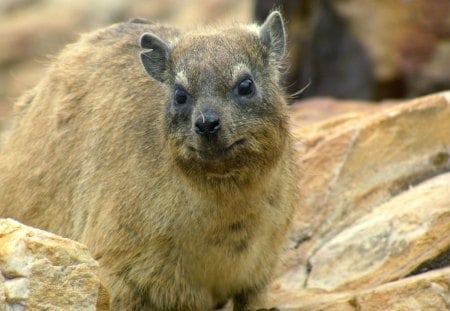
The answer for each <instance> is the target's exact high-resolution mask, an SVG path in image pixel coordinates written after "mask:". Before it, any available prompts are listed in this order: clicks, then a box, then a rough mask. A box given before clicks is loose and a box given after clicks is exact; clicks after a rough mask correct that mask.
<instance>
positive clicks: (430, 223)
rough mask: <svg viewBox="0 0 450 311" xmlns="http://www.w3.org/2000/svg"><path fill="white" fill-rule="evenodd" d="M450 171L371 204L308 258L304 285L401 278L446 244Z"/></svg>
mask: <svg viewBox="0 0 450 311" xmlns="http://www.w3.org/2000/svg"><path fill="white" fill-rule="evenodd" d="M449 232H450V173H447V174H443V175H439V176H437V177H435V178H432V179H430V180H428V181H426V182H424V183H422V184H419V185H417V186H415V187H413V188H411V189H409V190H408V191H405V192H403V193H402V194H400V195H398V196H396V197H394V198H393V199H392V200H389V201H388V202H386V203H384V204H382V205H380V206H378V207H376V208H375V209H374V210H373V211H372V212H370V213H368V214H367V215H365V216H364V217H362V218H361V219H359V220H358V221H357V222H356V223H355V224H353V225H352V226H350V227H348V228H347V229H345V230H343V231H342V232H340V233H339V234H338V235H336V236H335V237H334V238H333V239H331V240H330V241H328V242H327V243H325V244H324V245H323V246H322V247H321V248H320V249H319V250H317V252H316V253H315V254H314V255H313V256H312V257H311V258H310V263H311V273H310V274H309V278H308V282H307V287H317V288H322V289H327V290H333V289H340V290H342V289H356V288H358V289H362V288H368V287H371V286H376V285H379V284H383V283H387V282H389V281H392V280H396V279H399V278H402V277H404V276H406V275H408V274H410V273H411V272H412V271H414V270H415V269H416V268H417V267H418V266H419V265H420V264H421V263H422V262H425V261H427V260H431V259H433V258H435V257H437V256H438V255H439V254H441V253H443V252H445V251H446V250H447V248H448V247H449V245H450V234H449Z"/></svg>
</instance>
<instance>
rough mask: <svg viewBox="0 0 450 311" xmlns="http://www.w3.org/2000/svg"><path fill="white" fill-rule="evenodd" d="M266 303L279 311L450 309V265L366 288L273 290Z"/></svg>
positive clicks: (440, 310)
mask: <svg viewBox="0 0 450 311" xmlns="http://www.w3.org/2000/svg"><path fill="white" fill-rule="evenodd" d="M269 304H271V305H277V306H278V307H279V308H280V310H281V311H319V310H320V311H387V310H389V311H409V310H423V311H425V310H426V311H428V310H436V311H443V310H450V268H446V269H440V270H436V271H432V272H428V273H424V274H420V275H417V276H414V277H409V278H406V279H402V280H399V281H396V282H392V283H388V284H384V285H380V286H378V287H374V288H371V289H367V290H356V291H347V292H326V291H321V290H306V291H301V292H286V291H285V292H274V293H273V295H272V297H271V299H270V302H269Z"/></svg>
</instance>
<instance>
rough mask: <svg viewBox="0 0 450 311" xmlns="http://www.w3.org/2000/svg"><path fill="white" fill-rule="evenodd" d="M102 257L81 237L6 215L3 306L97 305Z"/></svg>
mask: <svg viewBox="0 0 450 311" xmlns="http://www.w3.org/2000/svg"><path fill="white" fill-rule="evenodd" d="M97 267H98V265H97V262H96V261H95V260H94V259H92V257H91V256H90V254H89V252H88V251H87V248H86V247H85V246H84V245H82V244H80V243H77V242H74V241H72V240H69V239H65V238H62V237H59V236H56V235H54V234H51V233H48V232H45V231H42V230H38V229H34V228H31V227H27V226H25V225H22V224H20V223H18V222H16V221H14V220H12V219H0V310H1V311H3V310H5V311H7V310H61V311H63V310H64V311H65V310H97V308H96V304H97V298H98V292H99V287H100V282H99V280H98V278H97V276H96V271H97Z"/></svg>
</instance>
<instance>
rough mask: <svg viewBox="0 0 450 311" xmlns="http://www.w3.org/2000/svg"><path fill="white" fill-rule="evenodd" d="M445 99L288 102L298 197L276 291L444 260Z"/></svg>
mask: <svg viewBox="0 0 450 311" xmlns="http://www.w3.org/2000/svg"><path fill="white" fill-rule="evenodd" d="M449 102H450V93H449V92H444V93H438V94H435V95H430V96H426V97H422V98H417V99H415V100H411V101H405V102H400V103H398V104H395V103H394V102H390V103H387V104H383V105H380V106H373V105H369V104H367V103H351V102H340V101H336V100H332V99H325V100H324V99H316V100H310V101H306V102H305V105H303V104H302V103H300V104H298V105H294V106H293V107H292V111H293V115H294V120H295V121H294V124H293V126H294V130H293V133H294V136H295V137H296V143H297V148H298V151H299V155H298V160H299V163H300V165H301V170H302V176H303V179H302V180H301V182H300V188H301V196H302V197H301V200H300V201H299V207H298V211H297V214H296V216H295V222H294V226H293V229H292V233H291V237H290V242H289V245H288V248H287V250H286V252H285V257H284V260H283V263H284V264H283V266H282V269H281V271H280V277H279V278H278V279H277V280H276V282H275V283H274V288H275V289H276V291H279V292H283V291H285V292H289V291H298V293H297V294H299V295H302V294H303V293H305V291H306V292H311V288H313V287H317V288H322V289H328V290H332V289H337V290H349V289H355V290H356V289H357V290H362V289H370V288H374V287H376V286H380V285H382V284H387V283H389V282H391V281H394V280H397V279H402V278H404V277H406V276H408V275H410V274H418V273H423V272H425V271H428V270H431V269H439V268H442V267H445V266H449V265H450V254H449V249H450V236H449V235H448V232H449V231H450V192H449V191H450V187H449V184H450V177H449V176H450V175H449V172H450V104H449ZM341 104H343V105H342V106H341ZM358 105H360V106H358ZM323 110H325V113H323ZM304 120H305V121H304ZM305 288H307V289H305ZM332 294H333V295H338V294H337V292H332ZM327 299H328V298H327ZM336 299H337V298H336ZM342 308H344V307H342ZM350 310H353V309H350Z"/></svg>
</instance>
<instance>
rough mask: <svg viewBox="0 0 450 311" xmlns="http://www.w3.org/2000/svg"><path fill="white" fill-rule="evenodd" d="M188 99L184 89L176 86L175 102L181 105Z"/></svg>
mask: <svg viewBox="0 0 450 311" xmlns="http://www.w3.org/2000/svg"><path fill="white" fill-rule="evenodd" d="M187 100H188V94H187V93H186V91H185V90H183V89H180V88H177V89H175V103H177V104H178V105H183V104H185V103H186V102H187Z"/></svg>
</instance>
